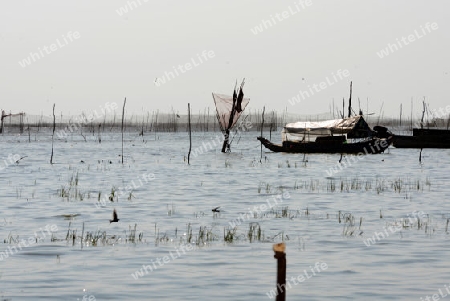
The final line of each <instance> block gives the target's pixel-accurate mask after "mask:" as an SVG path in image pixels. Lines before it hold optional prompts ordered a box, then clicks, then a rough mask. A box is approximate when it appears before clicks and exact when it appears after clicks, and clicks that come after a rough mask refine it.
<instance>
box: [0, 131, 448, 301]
mask: <svg viewBox="0 0 450 301" xmlns="http://www.w3.org/2000/svg"><path fill="white" fill-rule="evenodd" d="M218 135H221V134H220V133H194V135H193V150H194V151H196V148H198V147H199V146H202V145H203V143H204V142H205V143H210V144H211V145H212V146H213V148H210V147H209V146H208V145H207V144H205V145H206V148H207V150H206V151H203V153H202V154H200V153H199V152H197V156H194V155H192V157H191V165H187V162H186V160H185V159H186V158H185V157H186V156H187V151H188V146H189V140H188V136H187V134H186V133H175V134H174V133H157V134H156V135H155V134H154V133H152V134H148V135H146V136H144V138H142V137H139V136H138V135H137V134H134V133H133V134H127V135H126V141H125V146H124V153H125V156H124V159H125V160H124V161H125V163H124V164H123V165H122V164H120V160H121V157H120V154H121V143H120V135H118V134H113V133H111V134H103V136H102V143H98V142H96V140H95V139H96V137H95V136H86V139H87V142H85V141H84V139H83V137H81V136H77V135H73V136H69V137H68V139H67V141H64V140H57V141H55V155H54V159H53V161H54V162H55V164H53V165H51V164H49V161H50V152H51V142H50V138H49V134H48V133H39V134H38V135H37V136H35V135H32V136H31V142H28V136H27V135H23V136H20V135H4V136H2V137H0V140H1V142H2V143H1V145H2V146H1V150H2V151H1V155H0V156H1V157H0V160H1V163H0V164H1V168H2V170H0V191H1V192H0V199H1V202H0V207H1V213H2V215H1V216H0V240H1V243H0V252H2V253H0V255H2V256H3V257H2V259H1V260H0V296H1V298H2V300H94V299H95V300H216V301H219V300H270V299H269V297H268V296H267V294H266V293H268V292H269V291H270V290H271V289H274V288H275V279H276V278H275V277H276V261H275V259H274V258H273V251H272V245H273V244H274V243H277V242H281V241H282V240H284V241H285V243H286V246H287V249H286V254H287V277H288V279H291V277H298V276H300V275H302V274H303V275H305V270H306V273H308V275H310V278H309V279H305V280H304V281H303V282H302V283H298V281H296V284H294V282H293V281H292V280H291V282H290V283H291V287H290V288H289V289H288V291H287V300H420V298H423V299H425V298H426V296H430V297H431V296H432V295H433V294H439V289H441V292H442V293H443V294H445V293H446V290H445V288H446V286H447V287H448V286H449V285H450V263H449V261H448V257H447V256H448V255H450V251H449V239H448V237H449V235H448V233H447V220H448V218H450V204H449V202H448V199H449V198H450V189H449V185H448V183H449V177H450V175H449V173H448V171H449V170H450V169H449V167H450V150H424V151H423V153H422V164H419V150H405V149H404V150H401V149H395V148H390V149H389V151H388V152H387V153H385V154H381V155H369V156H364V157H353V156H349V157H348V158H347V159H348V161H346V158H344V162H347V163H346V165H345V166H344V165H343V168H342V169H340V168H338V167H339V165H337V164H338V160H339V157H340V156H339V155H307V156H306V157H304V156H303V155H300V154H276V153H264V154H263V156H264V158H263V159H262V163H260V144H259V142H258V141H257V140H256V136H257V135H256V133H254V132H253V133H245V134H244V135H243V136H242V137H241V139H240V140H239V141H238V138H236V139H235V141H234V142H233V145H232V153H230V154H222V153H220V146H219V145H217V146H215V147H214V145H213V144H214V143H213V142H214V141H216V139H215V138H216V136H218ZM278 136H279V135H278V134H276V135H275V137H274V138H273V140H275V141H279V140H280V139H279V137H278ZM143 140H144V141H143ZM237 142H238V143H237ZM9 154H11V155H16V154H17V155H20V156H21V157H23V156H27V157H26V158H24V159H22V160H21V161H20V162H19V164H11V163H10V161H9V159H8V155H9ZM5 161H6V162H5ZM81 161H84V163H82V162H81ZM349 162H350V163H349ZM330 168H338V169H337V170H339V172H337V173H334V174H329V172H330ZM327 171H328V173H327ZM145 177H147V180H145ZM75 178H77V184H75V182H74V181H75ZM71 179H72V186H71ZM127 186H128V189H127ZM113 187H114V188H116V197H115V199H114V202H110V201H109V200H107V202H105V206H96V204H97V205H99V203H98V196H99V192H101V196H100V197H101V198H107V196H109V195H110V193H111V190H112V188H113ZM62 189H64V191H65V192H66V193H67V194H68V195H69V197H64V196H62V194H63V193H64V191H62ZM75 189H76V191H77V192H76V194H75ZM122 192H123V193H122ZM130 192H131V195H130ZM281 193H284V194H285V196H286V195H288V196H289V198H287V197H286V198H283V199H281V201H280V202H279V205H278V206H276V207H273V208H272V209H270V210H268V209H267V210H266V211H261V210H260V211H258V212H256V215H255V214H254V213H255V212H254V211H252V214H251V216H250V214H248V215H242V214H246V213H248V212H249V210H253V209H252V208H254V206H258V208H260V206H261V205H262V204H267V200H269V203H273V202H274V197H275V196H277V195H280V194H281ZM117 195H119V197H118V199H117ZM279 200H280V199H279ZM217 206H221V208H220V209H221V212H220V213H218V214H216V215H214V214H213V212H212V211H211V209H212V208H214V207H217ZM286 207H287V208H286ZM114 208H115V209H116V210H117V212H118V215H119V218H120V221H119V222H118V223H111V224H110V223H109V221H108V220H109V219H110V218H111V216H112V211H113V209H114ZM283 209H284V210H285V213H286V212H287V215H288V216H287V217H286V216H282V213H283ZM239 216H244V217H245V218H246V219H245V220H244V221H243V222H242V223H241V224H240V225H238V226H237V228H236V233H235V240H234V242H233V243H227V242H225V241H224V229H225V228H228V227H230V224H229V222H230V221H234V220H235V219H237V218H239ZM380 216H381V218H380ZM408 217H409V219H408ZM411 217H413V218H411ZM417 217H419V218H417ZM250 223H252V225H259V227H260V228H261V230H262V233H261V237H260V239H259V240H257V239H256V241H252V242H250V241H249V239H248V231H249V227H250ZM255 223H258V224H255ZM83 224H84V236H85V235H86V232H90V233H93V234H96V233H105V235H106V238H107V239H106V240H103V241H102V240H101V239H100V240H99V241H98V243H97V245H95V246H93V245H92V244H91V243H89V242H86V241H85V242H83V245H81V235H82V232H83ZM135 225H136V240H135V242H134V243H133V242H132V241H130V240H129V239H130V237H129V236H130V233H131V232H130V230H132V229H134V227H135ZM46 226H47V228H48V229H50V227H53V230H56V231H53V233H51V234H50V232H51V231H46V230H45V227H46ZM390 226H391V227H393V226H396V227H398V228H395V229H398V230H396V231H395V232H392V231H391V232H390V231H389V229H394V228H389V227H390ZM189 227H190V228H191V229H192V238H191V243H190V244H188V239H189V232H188V231H189ZM200 227H202V229H206V232H209V233H210V236H209V239H207V240H203V241H199V239H198V237H199V236H200V233H199V231H200ZM203 227H206V228H203ZM41 229H42V230H41ZM69 229H70V232H69V235H73V234H74V232H73V231H76V233H75V237H76V240H75V241H73V240H72V239H71V238H70V239H66V238H67V235H68V230H69ZM35 233H36V235H37V237H38V239H39V241H38V242H37V243H34V244H29V245H27V246H26V247H24V246H22V249H19V246H18V244H17V243H18V242H19V241H20V239H24V240H29V239H30V241H33V240H36V235H35ZM376 233H378V238H377V237H376V236H374V235H375V234H376ZM139 234H140V235H142V236H141V239H138V238H137V237H138V236H139ZM383 236H384V237H383ZM71 237H72V236H71ZM211 237H212V239H211ZM368 238H372V239H374V240H373V242H372V243H371V244H370V245H369V246H367V244H368V243H367V239H368ZM196 242H198V244H196ZM14 247H15V248H16V249H14ZM182 247H183V248H184V249H181V248H182ZM186 248H187V249H186ZM5 253H6V255H7V256H8V257H6V256H5ZM173 255H175V256H173ZM165 256H166V258H165V262H164V261H163V258H164V257H165ZM171 256H172V257H171ZM158 258H159V260H160V261H159V263H158ZM317 262H318V263H325V264H326V266H327V268H326V269H323V270H321V271H320V272H317V273H316V275H315V276H314V275H313V276H311V274H312V273H311V271H310V266H311V267H313V266H314V265H315V264H316V263H317ZM143 265H144V266H147V270H146V271H147V272H146V271H145V270H144V269H143ZM152 266H153V268H154V269H153V271H151V268H150V267H152ZM155 267H156V268H155ZM139 271H141V274H136V272H139ZM133 275H134V276H133ZM136 278H137V279H136ZM89 298H90V299H89ZM440 298H442V296H440ZM448 298H450V297H448Z"/></svg>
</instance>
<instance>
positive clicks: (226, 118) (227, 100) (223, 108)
mask: <svg viewBox="0 0 450 301" xmlns="http://www.w3.org/2000/svg"><path fill="white" fill-rule="evenodd" d="M212 95H213V98H214V103H215V104H216V110H217V116H218V120H219V123H220V128H221V129H222V130H225V129H227V128H228V123H229V122H230V114H231V109H232V107H233V96H229V95H224V94H216V93H213V94H212ZM249 102H250V98H245V97H244V98H243V99H242V103H241V109H242V111H241V112H237V111H235V113H234V118H233V123H232V124H231V127H230V128H232V127H233V126H234V125H235V124H236V122H237V121H238V119H239V117H240V116H241V114H242V112H244V110H245V107H246V106H247V105H248V103H249Z"/></svg>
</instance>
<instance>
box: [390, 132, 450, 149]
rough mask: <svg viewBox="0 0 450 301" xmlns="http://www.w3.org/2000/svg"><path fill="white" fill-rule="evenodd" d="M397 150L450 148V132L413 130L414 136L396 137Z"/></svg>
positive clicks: (394, 139)
mask: <svg viewBox="0 0 450 301" xmlns="http://www.w3.org/2000/svg"><path fill="white" fill-rule="evenodd" d="M392 144H393V146H395V147H396V148H450V130H443V129H413V135H412V136H404V135H394V137H393V143H392Z"/></svg>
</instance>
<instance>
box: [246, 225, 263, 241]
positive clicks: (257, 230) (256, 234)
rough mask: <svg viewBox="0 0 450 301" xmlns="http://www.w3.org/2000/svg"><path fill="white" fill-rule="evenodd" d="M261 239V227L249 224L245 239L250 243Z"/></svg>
mask: <svg viewBox="0 0 450 301" xmlns="http://www.w3.org/2000/svg"><path fill="white" fill-rule="evenodd" d="M262 237H263V234H262V230H261V226H260V225H259V223H256V222H252V223H250V224H249V229H248V232H247V238H248V240H249V241H250V243H252V242H254V241H255V240H256V241H261V238H262Z"/></svg>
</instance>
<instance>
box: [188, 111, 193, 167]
mask: <svg viewBox="0 0 450 301" xmlns="http://www.w3.org/2000/svg"><path fill="white" fill-rule="evenodd" d="M188 124H189V152H188V165H189V164H190V163H189V158H190V157H191V149H192V137H191V105H190V104H189V103H188Z"/></svg>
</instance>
